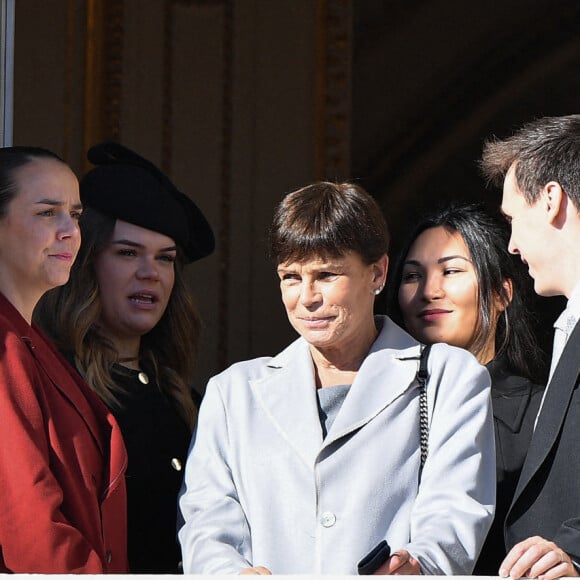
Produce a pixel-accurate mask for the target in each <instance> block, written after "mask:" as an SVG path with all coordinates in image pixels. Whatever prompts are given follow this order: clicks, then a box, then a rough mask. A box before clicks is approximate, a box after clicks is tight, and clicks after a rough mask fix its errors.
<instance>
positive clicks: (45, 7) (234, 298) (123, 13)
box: [14, 0, 321, 384]
mask: <svg viewBox="0 0 580 580" xmlns="http://www.w3.org/2000/svg"><path fill="white" fill-rule="evenodd" d="M17 4H18V5H17V12H16V21H17V36H16V62H15V68H16V81H15V85H16V86H15V103H16V104H15V122H14V140H15V143H20V144H23V143H33V144H40V145H44V146H46V147H49V148H51V149H54V150H56V151H57V152H58V153H60V154H62V155H64V156H65V158H66V159H67V160H68V161H69V162H70V163H71V164H72V165H73V167H74V168H75V169H76V170H77V171H78V172H79V173H82V171H83V170H84V168H85V164H84V161H83V153H84V150H85V145H86V144H90V143H91V142H92V141H91V136H94V138H95V139H96V138H97V137H105V138H106V137H113V138H117V139H118V140H119V141H121V142H122V143H124V144H126V145H128V146H130V147H133V148H135V149H136V150H137V151H139V152H141V153H142V154H143V155H145V156H147V157H149V158H150V159H152V160H153V161H154V162H156V163H158V164H160V165H161V166H162V167H163V168H164V169H165V170H166V171H167V172H168V173H169V174H170V175H171V177H172V179H173V180H174V181H175V183H176V184H178V185H179V187H180V188H182V189H183V191H185V192H187V193H188V194H189V195H191V196H192V198H193V199H194V200H195V201H196V203H198V205H199V206H200V207H201V208H202V209H203V211H204V212H205V213H206V215H207V216H208V219H209V220H210V221H211V223H212V225H213V226H214V229H215V233H216V237H217V241H218V245H217V250H216V253H215V254H214V255H213V256H212V257H210V258H208V259H206V260H203V261H201V262H199V263H197V264H194V265H192V266H190V267H189V269H188V277H189V280H190V281H191V286H192V289H193V292H194V294H195V296H196V298H197V301H198V304H199V307H200V310H201V312H202V315H203V318H204V321H205V325H206V328H205V332H204V339H203V345H202V352H201V358H200V364H199V382H200V384H201V383H204V382H205V380H206V379H207V378H208V377H209V376H210V375H212V374H214V373H216V372H218V371H219V370H221V369H222V368H223V367H224V366H225V365H226V364H229V363H231V362H233V361H236V360H240V359H243V358H248V357H253V356H258V355H266V354H275V352H276V351H277V350H278V349H279V348H281V347H282V346H284V345H285V344H286V343H287V342H288V341H289V340H290V339H291V338H292V337H293V334H292V331H291V329H290V328H289V325H288V323H287V321H286V318H285V315H284V313H283V310H282V307H281V304H280V300H279V291H278V286H277V281H276V278H275V272H274V267H273V265H271V264H269V263H268V262H267V260H266V257H265V252H264V236H265V232H266V228H267V226H268V224H269V221H270V218H271V215H272V211H273V208H274V205H275V204H276V202H277V201H278V200H279V199H280V198H281V197H282V195H283V194H284V193H285V192H287V191H289V190H291V189H293V188H295V187H297V186H301V185H303V184H305V183H307V182H309V181H311V180H313V179H314V178H315V164H316V162H317V159H318V158H317V151H316V145H315V143H316V140H315V134H316V114H320V113H321V108H320V102H319V103H318V104H317V102H316V99H317V98H318V99H319V98H320V94H321V93H320V87H317V67H319V64H320V61H319V56H320V55H319V52H318V51H319V44H318V43H319V38H318V36H317V23H318V22H319V21H320V20H319V18H320V12H319V10H320V5H319V4H320V3H317V2H314V1H312V0H276V1H275V2H272V1H270V0H242V1H239V2H229V1H227V0H224V1H219V0H215V1H212V0H206V1H203V0H200V1H195V0H192V1H185V0H173V1H172V0H166V1H163V0H147V1H144V0H123V1H122V2H120V1H119V0H113V1H111V2H109V4H108V9H109V13H108V16H107V17H108V18H109V21H108V22H106V23H105V24H106V25H107V26H108V28H106V29H105V32H104V33H103V32H101V31H100V30H102V29H98V27H97V29H96V30H95V29H94V27H95V26H96V24H98V20H97V21H95V20H94V19H93V20H90V18H94V17H95V15H96V17H97V18H98V17H99V14H102V13H99V10H103V7H102V6H100V7H97V8H95V5H94V4H93V3H92V2H81V1H80V0H76V1H75V0H71V1H68V2H67V1H64V0H60V1H59V0H18V2H17ZM105 4H107V3H105ZM111 14H112V16H111ZM95 22H96V24H95ZM47 23H50V26H47ZM101 24H102V23H101ZM91 27H93V28H91ZM111 30H113V32H111ZM114 31H116V32H114ZM113 33H114V34H119V35H120V39H121V42H120V43H117V44H116V45H114V46H113V47H112V54H109V53H107V54H106V55H104V54H100V53H99V51H100V50H105V49H107V44H108V45H109V48H108V49H107V50H109V51H111V47H110V44H111V42H110V41H111V38H108V37H107V35H110V34H113ZM103 35H104V38H103ZM91 47H93V51H92V52H91ZM87 51H88V52H87ZM103 59H104V60H105V61H106V62H107V61H111V59H112V60H113V61H114V62H113V64H112V67H111V63H110V62H109V64H105V65H104V66H105V68H106V67H107V66H108V67H109V69H111V68H113V69H114V74H113V75H112V81H111V78H109V79H108V82H109V84H108V85H107V86H102V85H100V84H99V83H100V79H102V75H103V74H105V73H103V70H102V66H103V64H102V63H103ZM100 67H101V68H100ZM91 75H92V76H91ZM110 76H111V75H110ZM111 82H113V85H114V86H113V87H112V88H111ZM95 85H97V89H98V90H100V91H101V92H100V93H98V94H93V93H91V92H90V91H91V90H95ZM91 87H93V88H92V89H91ZM107 91H109V94H112V95H113V96H112V97H111V98H110V99H109V100H110V101H114V102H112V103H111V102H109V103H107ZM87 103H88V105H89V109H88V110H87ZM105 106H108V107H109V109H111V108H112V110H113V114H112V115H113V116H115V115H116V116H115V118H112V117H111V116H109V117H107V118H105V120H104V126H105V128H104V129H103V123H101V126H98V120H99V118H101V117H102V116H103V115H105V116H106V114H107V111H105V110H104V109H103V110H94V108H95V107H100V108H103V107H105ZM91 107H93V109H91ZM95 120H96V121H95ZM95 123H96V125H95ZM95 127H96V128H95ZM99 131H100V134H99ZM116 131H117V134H115V132H116ZM93 140H94V139H93Z"/></svg>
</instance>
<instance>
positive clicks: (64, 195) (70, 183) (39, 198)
mask: <svg viewBox="0 0 580 580" xmlns="http://www.w3.org/2000/svg"><path fill="white" fill-rule="evenodd" d="M80 213H81V203H80V198H79V190H78V182H77V179H76V177H75V175H74V174H73V172H72V171H71V170H70V168H69V167H68V166H67V165H66V164H65V163H64V162H63V161H62V160H61V159H60V158H59V157H57V156H56V155H54V154H53V153H51V152H49V151H46V150H44V149H37V148H29V147H10V148H4V149H0V441H2V444H1V445H0V490H1V491H0V572H28V573H73V572H74V573H81V572H84V573H103V572H125V571H127V555H126V499H125V481H124V471H125V467H126V463H127V458H126V452H125V447H124V444H123V441H122V437H121V434H120V431H119V428H118V426H117V424H116V423H115V420H114V419H113V417H112V416H111V414H110V413H109V412H108V411H107V409H106V408H105V407H104V406H103V405H102V403H101V402H100V400H99V399H98V398H97V397H96V396H95V395H94V394H93V393H92V391H91V390H90V389H89V388H88V387H87V386H86V385H85V383H84V382H83V380H82V379H81V378H80V377H79V375H78V374H77V373H76V372H75V371H74V370H73V369H72V367H71V366H70V365H69V364H68V363H67V362H66V361H65V360H64V359H63V358H62V357H61V356H60V355H59V354H58V352H57V351H56V350H55V349H54V347H53V346H52V345H51V343H50V342H49V341H48V339H47V338H46V337H45V335H44V334H43V333H42V332H41V331H40V330H39V329H38V327H37V326H36V325H34V324H33V323H31V320H32V312H33V310H34V307H35V306H36V304H37V302H38V300H39V299H40V297H41V296H42V295H43V294H44V293H45V292H46V291H47V290H50V289H51V288H54V287H56V286H59V285H62V284H64V283H66V281H67V280H68V277H69V272H70V268H71V266H72V263H73V261H74V259H75V257H76V254H77V252H78V249H79V245H80V233H79V228H78V217H79V216H80Z"/></svg>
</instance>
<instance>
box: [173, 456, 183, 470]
mask: <svg viewBox="0 0 580 580" xmlns="http://www.w3.org/2000/svg"><path fill="white" fill-rule="evenodd" d="M171 467H173V469H175V471H181V461H179V459H177V457H174V458H173V459H172V460H171Z"/></svg>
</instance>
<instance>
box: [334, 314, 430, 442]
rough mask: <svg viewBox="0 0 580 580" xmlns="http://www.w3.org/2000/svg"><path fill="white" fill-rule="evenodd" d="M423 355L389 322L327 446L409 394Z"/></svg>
mask: <svg viewBox="0 0 580 580" xmlns="http://www.w3.org/2000/svg"><path fill="white" fill-rule="evenodd" d="M419 356H420V345H419V344H418V343H417V342H416V341H415V340H413V339H412V338H411V337H410V336H409V335H408V334H407V333H406V332H404V331H403V330H401V329H400V328H399V327H398V326H396V325H395V324H394V323H393V322H391V321H390V320H389V319H385V321H384V324H383V328H382V329H381V332H380V333H379V336H378V337H377V340H376V341H375V343H374V344H373V346H372V348H371V350H370V352H369V354H368V355H367V357H366V358H365V360H364V362H363V364H362V365H361V368H360V370H359V372H358V373H357V376H356V379H355V381H354V382H353V384H352V387H351V389H350V392H349V393H348V396H347V397H346V399H345V401H344V403H343V405H342V407H341V409H340V411H339V412H338V415H337V416H336V419H335V421H334V423H333V424H332V427H331V429H330V431H329V433H328V435H327V437H326V439H325V440H324V447H327V446H328V445H331V444H332V443H333V442H334V441H336V440H337V439H340V438H341V437H344V436H345V435H347V434H349V433H351V432H353V431H355V430H357V429H359V428H360V427H362V426H363V425H365V424H366V423H368V422H369V421H371V420H372V419H373V418H374V417H376V416H377V415H378V414H379V413H380V412H381V411H382V410H383V409H385V408H386V407H387V406H388V405H390V404H391V403H392V402H393V401H395V400H396V399H398V398H399V397H400V396H401V395H402V394H403V393H405V392H406V391H407V390H408V389H409V386H410V385H412V384H413V380H414V378H415V375H416V372H417V365H418V359H419ZM410 361H412V362H411V364H409V362H410Z"/></svg>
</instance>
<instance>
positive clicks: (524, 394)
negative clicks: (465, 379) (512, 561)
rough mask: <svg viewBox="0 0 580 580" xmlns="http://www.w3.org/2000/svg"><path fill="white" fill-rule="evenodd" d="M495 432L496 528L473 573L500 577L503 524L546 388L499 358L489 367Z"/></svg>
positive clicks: (494, 521)
mask: <svg viewBox="0 0 580 580" xmlns="http://www.w3.org/2000/svg"><path fill="white" fill-rule="evenodd" d="M487 370H488V371H489V374H490V376H491V402H492V407H493V421H494V431H495V452H496V479H497V500H496V508H495V517H494V520H493V524H492V526H491V529H490V530H489V533H488V535H487V539H486V541H485V544H484V545H483V549H482V551H481V554H480V556H479V559H478V560H477V563H476V565H475V570H474V571H473V573H474V574H475V575H478V576H497V573H498V570H499V565H500V564H501V562H502V560H503V559H504V558H505V556H506V547H505V542H504V535H503V524H504V521H505V518H506V515H507V512H508V510H509V507H510V504H511V501H512V498H513V496H514V493H515V491H516V486H517V483H518V478H519V475H520V471H521V469H522V466H523V464H524V459H525V458H526V453H527V451H528V447H529V444H530V440H531V438H532V433H533V431H534V422H535V420H536V415H537V414H538V409H539V407H540V402H541V400H542V395H543V387H541V386H540V385H536V384H534V383H532V382H531V381H530V380H528V379H526V378H524V377H520V376H517V375H515V374H514V373H512V372H511V371H510V369H509V367H508V364H507V360H506V359H505V358H504V357H499V358H497V359H495V360H493V361H491V362H490V363H489V364H488V365H487Z"/></svg>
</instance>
